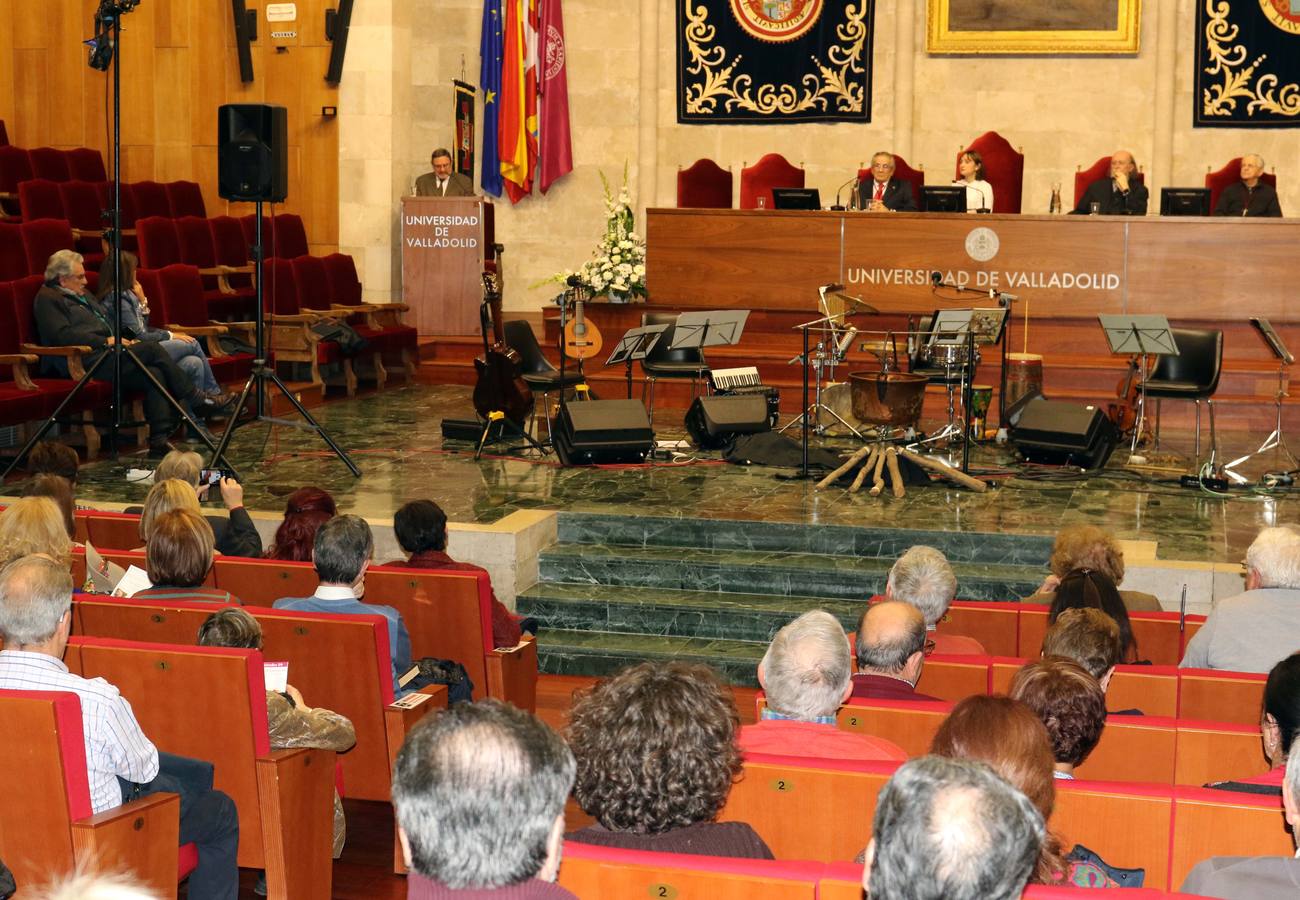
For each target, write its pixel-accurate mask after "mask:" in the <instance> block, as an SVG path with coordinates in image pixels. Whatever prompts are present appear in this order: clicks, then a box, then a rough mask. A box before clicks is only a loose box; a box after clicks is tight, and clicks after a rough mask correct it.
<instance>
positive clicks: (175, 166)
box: [154, 47, 202, 181]
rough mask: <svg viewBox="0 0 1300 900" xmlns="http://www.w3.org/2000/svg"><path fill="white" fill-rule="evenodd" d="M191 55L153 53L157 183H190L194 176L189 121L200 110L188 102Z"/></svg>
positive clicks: (170, 50)
mask: <svg viewBox="0 0 1300 900" xmlns="http://www.w3.org/2000/svg"><path fill="white" fill-rule="evenodd" d="M192 55H193V54H192V52H191V51H190V50H189V49H188V48H185V47H160V48H159V49H158V50H156V51H155V52H154V73H155V79H156V82H157V86H156V93H155V95H154V117H155V121H154V134H155V135H156V136H157V138H156V141H155V144H154V148H155V152H154V177H155V178H156V179H157V180H158V181H176V180H179V179H189V178H190V176H191V175H192V174H193V171H192V167H193V159H192V156H191V153H190V147H191V140H190V135H191V134H192V133H193V128H192V127H191V125H190V119H191V117H192V116H194V115H195V114H201V111H202V108H201V107H195V106H194V105H193V104H192V103H191V102H190V98H191V96H192V95H193V91H192V90H191V87H190V76H191V72H192V69H191V67H190V58H191V56H192Z"/></svg>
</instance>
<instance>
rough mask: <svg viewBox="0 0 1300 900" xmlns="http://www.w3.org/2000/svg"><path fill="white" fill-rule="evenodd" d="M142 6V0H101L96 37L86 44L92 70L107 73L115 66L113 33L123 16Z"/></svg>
mask: <svg viewBox="0 0 1300 900" xmlns="http://www.w3.org/2000/svg"><path fill="white" fill-rule="evenodd" d="M139 5H140V0H100V4H99V9H97V10H96V11H95V37H94V38H93V39H92V40H89V41H87V42H86V43H87V44H89V45H90V59H89V60H88V62H89V65H90V67H91V68H92V69H96V70H98V71H100V72H107V71H108V67H109V66H110V65H112V64H113V51H114V49H115V47H114V45H115V43H116V42H115V41H114V40H113V38H112V35H111V32H112V29H113V26H114V25H117V26H118V27H119V28H120V27H121V24H120V23H119V22H118V20H119V19H121V18H122V16H124V15H126V14H127V13H129V12H130V11H131V10H133V9H135V8H136V7H137V6H139Z"/></svg>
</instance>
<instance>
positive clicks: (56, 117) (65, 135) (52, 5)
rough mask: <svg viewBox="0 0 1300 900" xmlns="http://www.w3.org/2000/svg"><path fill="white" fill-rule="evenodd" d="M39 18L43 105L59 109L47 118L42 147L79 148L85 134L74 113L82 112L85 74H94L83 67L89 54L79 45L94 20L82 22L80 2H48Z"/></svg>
mask: <svg viewBox="0 0 1300 900" xmlns="http://www.w3.org/2000/svg"><path fill="white" fill-rule="evenodd" d="M27 15H32V13H31V12H28V13H27ZM39 18H42V19H43V20H44V24H45V27H46V29H47V34H48V38H47V47H46V56H45V76H46V82H45V84H44V85H43V86H42V97H43V98H44V102H47V103H50V102H52V105H54V106H57V107H59V109H58V111H57V112H52V113H51V115H50V117H49V132H48V133H47V136H46V138H45V141H44V143H47V144H49V145H51V146H54V147H63V148H71V147H80V146H83V144H84V141H85V138H86V134H85V123H84V122H83V121H82V119H81V117H80V116H78V115H77V112H78V111H79V110H80V109H81V108H82V92H83V91H84V90H85V86H86V80H87V79H86V73H87V72H90V73H91V74H95V73H94V70H93V69H91V68H90V67H89V66H88V65H86V59H87V56H88V51H87V50H86V47H85V46H84V45H83V44H82V43H81V42H82V40H84V39H86V38H89V37H91V36H92V35H93V34H94V20H93V17H92V18H86V19H84V20H83V18H82V8H81V3H80V2H79V0H51V2H49V3H48V4H47V5H45V6H43V7H42V9H41V13H40V16H39ZM55 98H57V100H55Z"/></svg>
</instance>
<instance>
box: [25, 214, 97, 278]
mask: <svg viewBox="0 0 1300 900" xmlns="http://www.w3.org/2000/svg"><path fill="white" fill-rule="evenodd" d="M19 228H20V229H22V235H23V249H24V250H25V251H26V252H27V271H28V272H31V273H32V274H38V273H39V274H41V275H42V276H43V275H44V274H45V264H46V263H47V262H49V261H50V256H52V255H53V254H54V252H55V251H56V250H73V249H75V248H76V245H77V242H76V240H75V239H74V238H73V237H72V226H71V225H69V224H68V222H67V220H66V219H36V220H34V221H31V222H23V224H22V225H20V226H19ZM91 271H93V269H92V268H91V266H90V264H89V260H88V261H87V265H86V272H87V274H89V273H90V272H91Z"/></svg>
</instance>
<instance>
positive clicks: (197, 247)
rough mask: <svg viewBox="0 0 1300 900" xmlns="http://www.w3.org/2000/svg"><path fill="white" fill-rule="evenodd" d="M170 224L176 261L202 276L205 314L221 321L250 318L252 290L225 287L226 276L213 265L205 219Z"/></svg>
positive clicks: (213, 249) (187, 218)
mask: <svg viewBox="0 0 1300 900" xmlns="http://www.w3.org/2000/svg"><path fill="white" fill-rule="evenodd" d="M172 222H173V225H174V226H175V228H176V239H177V242H178V244H179V248H180V261H181V262H182V263H184V264H186V265H191V266H197V267H198V269H199V274H200V275H202V276H203V298H204V299H205V300H206V301H207V303H208V315H209V316H210V317H211V318H213V319H219V320H222V321H226V320H242V319H250V318H252V317H253V289H252V287H251V286H249V287H243V288H238V289H236V288H234V287H231V286H230V285H229V282H228V280H227V278H228V276H227V275H226V274H225V271H224V270H223V269H222V268H221V267H219V266H218V264H217V255H216V247H215V246H214V245H213V241H212V229H211V228H210V227H209V225H208V220H207V219H204V218H200V217H198V216H183V217H181V218H179V219H173V220H172Z"/></svg>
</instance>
